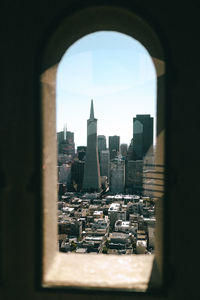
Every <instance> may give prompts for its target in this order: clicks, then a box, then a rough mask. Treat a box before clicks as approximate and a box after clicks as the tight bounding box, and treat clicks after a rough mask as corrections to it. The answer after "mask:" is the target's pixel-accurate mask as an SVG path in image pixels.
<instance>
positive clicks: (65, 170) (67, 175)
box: [58, 164, 71, 185]
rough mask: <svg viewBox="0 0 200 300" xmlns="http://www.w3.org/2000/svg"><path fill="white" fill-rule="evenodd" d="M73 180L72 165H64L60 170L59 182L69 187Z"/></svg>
mask: <svg viewBox="0 0 200 300" xmlns="http://www.w3.org/2000/svg"><path fill="white" fill-rule="evenodd" d="M70 180H71V164H63V165H62V166H60V167H59V170H58V182H59V183H63V184H66V185H69V183H70Z"/></svg>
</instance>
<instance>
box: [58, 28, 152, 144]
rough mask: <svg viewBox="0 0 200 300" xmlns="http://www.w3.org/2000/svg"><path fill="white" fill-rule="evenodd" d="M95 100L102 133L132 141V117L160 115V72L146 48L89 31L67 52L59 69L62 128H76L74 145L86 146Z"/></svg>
mask: <svg viewBox="0 0 200 300" xmlns="http://www.w3.org/2000/svg"><path fill="white" fill-rule="evenodd" d="M91 99H93V102H94V113H95V118H97V119H98V123H97V128H98V129H97V130H98V132H97V134H98V135H105V136H106V137H107V138H108V136H110V135H119V136H120V142H121V143H127V144H129V143H130V140H131V138H132V136H133V117H135V116H136V114H151V116H152V117H154V127H155V115H156V73H155V68H154V65H153V62H152V60H151V57H150V56H149V54H148V52H147V51H146V49H145V48H144V47H143V46H142V45H141V44H140V43H139V42H138V41H136V40H134V39H133V38H131V37H129V36H127V35H124V34H121V33H117V32H112V31H107V32H106V31H101V32H96V33H93V34H89V35H87V36H85V37H83V38H82V39H80V40H78V41H77V42H76V43H74V44H73V45H72V46H71V47H70V48H69V49H68V50H67V51H66V53H65V55H64V56H63V58H62V60H61V62H60V64H59V67H58V72H57V86H56V102H57V104H56V105H57V131H61V130H63V127H64V124H67V130H68V131H72V132H74V138H75V146H76V147H77V146H80V145H86V141H87V119H88V118H89V113H90V103H91Z"/></svg>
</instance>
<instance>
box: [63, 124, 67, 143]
mask: <svg viewBox="0 0 200 300" xmlns="http://www.w3.org/2000/svg"><path fill="white" fill-rule="evenodd" d="M66 132H67V123H65V124H64V141H66Z"/></svg>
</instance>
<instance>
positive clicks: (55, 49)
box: [36, 5, 166, 293]
mask: <svg viewBox="0 0 200 300" xmlns="http://www.w3.org/2000/svg"><path fill="white" fill-rule="evenodd" d="M54 25H55V24H54ZM55 28H56V29H55V30H50V34H49V39H46V43H45V46H44V48H43V51H42V56H41V60H40V67H41V68H40V72H39V73H40V81H41V82H42V84H41V83H39V84H41V85H40V90H41V95H40V97H39V98H40V99H39V101H40V102H39V103H40V104H39V105H40V112H41V114H40V115H41V121H40V125H41V126H40V127H41V128H39V129H38V130H41V131H40V141H41V143H40V145H39V148H40V149H39V156H40V159H39V161H40V176H39V178H40V191H41V192H40V201H41V205H40V207H39V209H40V222H39V223H38V222H36V223H37V224H38V225H37V230H36V231H37V233H38V234H39V233H40V243H38V244H37V245H39V246H37V253H38V255H39V259H37V261H38V262H39V263H38V266H37V269H38V272H39V274H40V276H39V277H38V278H39V280H37V286H39V287H40V288H42V289H45V290H49V289H51V290H52V289H56V290H57V289H61V290H63V291H66V290H73V291H78V290H80V289H81V290H87V291H92V290H93V289H91V287H87V286H85V287H83V286H82V287H72V286H61V285H60V286H56V285H54V286H53V285H47V284H44V273H48V270H50V269H51V265H52V262H53V261H55V259H56V252H57V250H56V243H55V241H53V238H52V233H53V236H55V234H56V232H57V222H56V221H57V216H56V213H55V212H57V209H56V201H55V199H57V178H56V175H57V171H56V166H57V149H56V129H55V126H56V117H55V109H56V107H55V85H56V70H57V66H58V63H59V61H60V60H61V58H62V56H63V55H64V53H65V52H66V50H67V49H68V48H69V47H70V46H71V45H72V44H73V43H74V42H75V41H77V40H78V39H79V38H81V37H83V36H85V35H87V34H89V33H92V32H96V31H100V30H112V31H118V32H121V33H124V34H127V35H129V36H132V37H133V38H135V39H137V40H138V41H139V42H140V43H142V44H143V46H144V47H145V48H146V49H147V50H148V52H149V54H150V55H151V56H152V59H153V62H154V65H155V69H156V72H157V80H158V82H157V99H158V95H159V99H160V98H162V101H161V102H162V103H161V105H160V107H158V108H157V115H158V114H159V113H160V112H162V113H163V115H162V120H161V122H160V124H159V122H157V123H158V124H157V127H158V129H157V131H158V132H161V131H162V130H161V129H163V128H164V129H165V127H166V126H165V123H166V122H165V120H166V116H165V101H166V100H165V98H166V97H165V78H164V73H165V65H164V61H165V59H164V57H165V56H164V51H163V47H162V46H161V42H160V39H159V38H158V36H157V34H156V33H155V31H154V30H153V29H152V28H151V27H150V26H149V24H148V23H147V22H146V21H144V19H143V18H141V17H139V15H138V14H137V15H136V14H135V13H134V12H132V11H131V10H130V9H126V8H122V7H113V6H109V5H107V6H92V7H87V8H83V9H80V10H76V9H75V10H73V9H72V11H69V13H68V14H66V15H65V17H64V18H63V20H62V21H61V22H60V23H59V24H56V26H55ZM71 28H73V30H72V29H71ZM159 81H160V82H159ZM159 85H160V86H159ZM50 99H51V101H50ZM157 102H158V101H157ZM157 119H158V118H157ZM159 126H160V127H161V128H159ZM162 127H163V128H162ZM165 141H166V138H165V136H164V135H163V136H162V137H161V144H162V146H163V145H164V148H166V142H165ZM164 150H165V149H163V150H162V155H161V157H160V159H159V164H161V161H160V160H163V161H165V151H164ZM163 152H164V154H163ZM50 170H51V171H50ZM52 170H53V171H52ZM165 181H166V171H165ZM49 186H50V187H51V189H50V191H49V190H48V187H49ZM50 198H51V201H49V199H50ZM164 198H166V193H164ZM53 199H54V201H53ZM53 202H55V203H53ZM163 202H164V203H162V204H161V205H160V206H159V205H158V208H157V214H156V217H158V214H159V216H160V220H158V221H157V222H156V223H158V224H157V226H158V227H160V230H159V232H158V236H159V238H157V253H156V255H155V256H156V263H155V261H154V269H155V270H156V269H158V270H159V271H155V277H156V282H157V283H158V284H156V283H155V281H154V279H153V281H154V284H153V285H152V287H151V288H150V289H149V288H148V289H147V290H146V292H147V293H149V292H150V293H151V292H152V291H156V292H157V291H158V290H159V291H160V290H163V287H164V280H163V278H164V268H165V266H163V262H164V258H163V255H164V249H163V244H164V241H163V234H164V224H163V221H164V212H163V205H165V203H166V201H163ZM52 216H53V218H52ZM158 219H159V218H158ZM49 224H53V226H52V225H50V227H51V229H50V228H49V229H48V226H49ZM39 227H40V228H39ZM41 228H42V229H43V230H42V233H41ZM158 239H159V242H158ZM55 240H56V239H55ZM56 242H57V241H56ZM48 249H51V250H48ZM52 249H53V250H52ZM155 264H156V265H157V266H156V267H155ZM38 272H37V273H38ZM158 273H159V275H158ZM94 290H98V292H99V291H102V292H103V291H105V290H107V289H106V288H98V287H96V288H94ZM109 291H111V292H114V293H115V292H117V293H118V292H120V291H122V292H124V291H123V288H122V289H121V290H119V289H114V290H112V289H109ZM126 291H128V290H126ZM131 292H136V293H137V292H138V291H137V289H132V290H131Z"/></svg>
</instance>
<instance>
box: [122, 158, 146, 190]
mask: <svg viewBox="0 0 200 300" xmlns="http://www.w3.org/2000/svg"><path fill="white" fill-rule="evenodd" d="M126 191H127V192H128V193H137V194H142V191H143V160H128V161H127V162H126Z"/></svg>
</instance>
